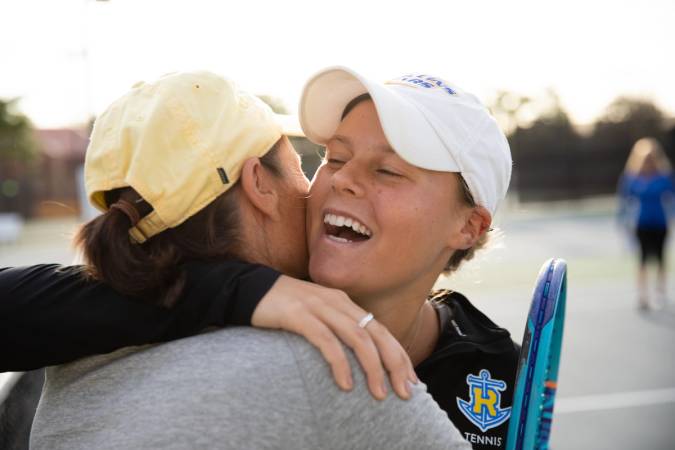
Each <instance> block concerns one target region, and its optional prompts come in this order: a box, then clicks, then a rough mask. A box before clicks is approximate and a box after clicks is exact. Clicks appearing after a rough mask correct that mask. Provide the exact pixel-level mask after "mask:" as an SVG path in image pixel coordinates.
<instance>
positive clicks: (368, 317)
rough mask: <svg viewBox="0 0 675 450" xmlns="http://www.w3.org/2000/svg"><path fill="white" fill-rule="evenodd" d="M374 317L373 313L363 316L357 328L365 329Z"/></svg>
mask: <svg viewBox="0 0 675 450" xmlns="http://www.w3.org/2000/svg"><path fill="white" fill-rule="evenodd" d="M374 317H375V316H373V313H368V314H366V315H365V316H363V319H361V320H359V327H360V328H365V327H367V326H368V324H369V323H370V321H371V320H373V318H374Z"/></svg>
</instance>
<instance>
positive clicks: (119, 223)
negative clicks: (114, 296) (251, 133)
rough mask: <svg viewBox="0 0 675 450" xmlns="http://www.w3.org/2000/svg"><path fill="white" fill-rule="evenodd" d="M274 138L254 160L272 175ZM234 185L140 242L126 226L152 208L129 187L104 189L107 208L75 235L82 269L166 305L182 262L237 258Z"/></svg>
mask: <svg viewBox="0 0 675 450" xmlns="http://www.w3.org/2000/svg"><path fill="white" fill-rule="evenodd" d="M282 139H285V138H282ZM280 141H281V140H280ZM280 141H278V142H277V143H276V144H275V145H274V146H273V147H272V148H271V149H270V151H268V152H267V153H266V154H265V155H264V156H263V157H262V158H261V159H260V160H261V163H262V165H263V166H264V167H265V168H266V169H268V170H270V171H271V173H273V174H274V175H275V176H283V175H284V173H285V172H284V170H283V167H282V166H281V163H280V159H279V156H278V153H279V148H280V145H279V143H280ZM239 189H240V185H239V182H237V183H235V184H234V186H232V187H231V188H230V189H228V190H227V192H225V193H224V194H222V195H221V196H220V197H218V198H216V199H215V200H214V201H212V202H211V203H210V204H209V205H207V206H206V207H204V208H203V209H202V210H200V211H199V212H198V213H196V214H195V215H193V216H192V217H190V218H189V219H187V220H186V221H185V222H183V223H182V224H180V225H179V226H177V227H175V228H169V229H167V230H164V231H162V232H161V233H159V234H157V235H155V236H153V237H151V238H150V239H148V240H147V241H145V242H144V243H142V244H137V243H135V242H133V241H132V240H131V237H130V236H129V229H130V228H131V227H133V226H134V225H136V222H137V221H138V219H139V218H140V217H143V216H145V215H147V214H148V213H150V212H151V211H152V207H151V206H150V205H149V204H148V203H147V202H145V201H144V200H143V199H142V198H141V196H140V195H139V194H138V193H137V192H136V191H135V190H134V189H132V188H130V187H127V188H122V189H116V190H113V191H108V192H106V193H105V201H106V204H107V205H109V209H108V211H107V212H106V213H104V214H102V215H101V216H99V217H96V218H95V219H93V220H91V221H90V222H88V223H86V224H85V225H83V226H82V227H81V228H80V230H79V231H78V233H77V235H76V236H75V245H76V247H78V248H80V249H81V250H82V252H83V255H84V259H85V264H86V266H85V274H86V275H87V276H88V277H91V278H93V279H96V280H100V281H103V282H105V283H107V284H109V285H110V287H112V288H113V289H115V290H116V291H118V292H120V293H122V294H124V295H127V296H130V297H134V298H137V299H139V300H140V301H143V302H147V303H152V304H157V305H161V306H165V307H171V306H172V305H173V304H174V303H175V302H176V300H178V298H179V297H180V295H181V293H182V291H183V288H184V287H185V282H186V274H185V272H184V269H183V267H182V264H183V263H185V262H187V261H195V260H197V261H207V262H208V261H218V260H222V259H226V258H241V256H240V255H241V254H242V252H241V249H242V244H241V235H240V232H239V229H240V226H239Z"/></svg>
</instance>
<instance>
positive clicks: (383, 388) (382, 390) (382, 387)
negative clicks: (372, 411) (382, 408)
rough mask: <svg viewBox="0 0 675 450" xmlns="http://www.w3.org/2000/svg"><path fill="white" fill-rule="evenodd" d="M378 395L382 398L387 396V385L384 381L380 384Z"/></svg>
mask: <svg viewBox="0 0 675 450" xmlns="http://www.w3.org/2000/svg"><path fill="white" fill-rule="evenodd" d="M380 395H381V396H382V398H384V397H386V396H387V386H385V384H384V383H382V384H381V385H380Z"/></svg>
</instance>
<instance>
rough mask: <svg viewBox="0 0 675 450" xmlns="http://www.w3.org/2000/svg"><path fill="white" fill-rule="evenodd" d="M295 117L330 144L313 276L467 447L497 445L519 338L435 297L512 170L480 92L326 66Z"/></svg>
mask: <svg viewBox="0 0 675 450" xmlns="http://www.w3.org/2000/svg"><path fill="white" fill-rule="evenodd" d="M300 118H301V123H302V126H303V129H304V131H305V134H306V135H307V136H308V138H309V139H311V140H313V141H314V142H316V143H319V144H322V145H325V146H326V148H327V154H326V159H325V161H324V163H323V165H322V166H321V167H320V169H319V170H318V172H317V174H316V176H315V179H314V181H313V185H312V188H311V190H310V197H309V202H308V214H307V236H308V247H309V253H310V259H309V275H310V276H311V278H312V279H313V280H314V281H316V282H318V283H320V284H324V285H326V286H331V287H333V288H337V289H341V290H343V291H344V292H346V293H347V294H348V295H349V296H350V297H351V298H352V299H353V300H354V301H355V302H356V303H357V304H358V305H359V306H360V307H361V308H362V311H361V314H362V315H361V316H358V317H357V316H354V317H352V326H354V325H356V326H357V328H359V329H362V330H365V331H366V332H371V333H372V332H373V331H374V330H379V329H380V328H381V326H382V325H384V326H385V327H386V328H388V329H389V330H390V331H391V333H392V334H393V335H394V336H395V337H396V338H397V339H398V341H399V342H400V343H401V345H402V346H403V347H404V348H405V350H406V352H407V353H408V355H409V356H410V358H411V359H412V361H413V363H414V364H415V367H416V371H417V374H418V375H419V376H420V379H421V380H422V381H424V382H425V383H426V384H427V386H428V389H429V392H430V393H431V395H432V396H433V397H434V399H435V400H436V401H437V402H438V403H439V405H440V406H441V407H442V408H443V409H444V410H445V411H446V412H447V413H448V415H449V417H450V418H451V420H452V421H453V423H454V424H455V425H456V426H457V427H458V428H459V429H460V431H461V432H462V434H463V436H464V437H465V438H466V439H467V440H468V441H469V442H471V443H472V444H473V445H474V448H503V447H504V446H505V444H506V442H505V436H506V427H507V423H508V419H509V416H510V401H511V395H512V392H513V382H514V378H515V370H516V364H517V356H518V347H517V346H516V345H515V344H514V343H513V341H512V340H511V339H510V337H509V334H508V332H507V331H506V330H504V329H501V328H499V327H497V326H496V325H495V324H494V323H492V322H491V321H490V320H489V319H488V318H487V317H485V316H484V315H483V314H482V313H481V312H480V311H478V310H477V309H476V308H475V307H474V306H473V305H472V304H471V303H470V302H469V301H468V300H467V299H466V298H465V297H463V296H462V295H461V294H458V293H455V292H447V291H446V292H440V293H437V294H436V295H434V296H431V295H430V292H431V289H432V287H433V285H434V283H435V281H436V279H437V278H438V276H439V275H440V274H441V273H443V272H445V273H450V272H452V271H454V270H457V268H458V267H459V266H460V265H461V263H462V262H463V261H464V260H466V259H469V258H471V257H472V256H473V254H474V252H475V251H476V250H477V249H479V248H481V247H482V246H484V245H485V242H486V240H487V233H488V230H489V229H490V226H491V221H492V217H493V215H494V213H495V212H496V209H497V206H498V204H499V202H500V201H501V200H502V199H503V197H504V195H505V193H506V189H507V187H508V183H509V179H510V174H511V157H510V151H509V148H508V144H507V142H506V139H505V137H504V135H503V134H502V133H501V131H499V129H498V127H497V125H496V123H495V121H494V119H493V118H492V117H491V116H490V115H489V113H488V112H487V110H486V109H485V107H483V106H482V105H481V104H480V102H479V101H478V100H477V99H476V98H475V97H474V96H472V95H471V94H468V93H466V92H463V91H461V90H460V89H458V88H457V87H455V86H453V85H450V84H449V83H447V82H445V81H443V80H442V79H440V78H438V77H433V76H429V75H427V74H410V75H406V76H403V77H399V78H396V79H393V80H391V81H389V82H387V83H375V82H373V81H371V80H368V79H367V78H364V77H362V76H361V75H359V74H357V73H355V72H353V71H351V70H349V69H345V68H329V69H326V70H324V71H322V72H320V73H319V74H317V75H316V76H315V77H313V78H312V79H311V80H310V81H309V82H308V83H307V85H306V87H305V89H304V91H303V99H302V101H301V106H300ZM230 283H231V282H224V283H217V282H214V280H211V281H210V283H203V284H202V285H201V286H202V288H204V289H207V288H209V289H211V292H217V290H218V289H221V288H222V287H223V286H227V285H229V284H230ZM207 284H208V285H210V287H209V286H206V285H207ZM187 286H190V283H189V281H188V284H187ZM188 297H190V295H188ZM192 297H194V298H196V297H197V296H192ZM185 300H186V301H185V303H186V304H187V303H189V300H190V299H189V298H186V299H185ZM213 303H218V302H217V301H214V302H213ZM213 303H212V304H213ZM270 303H271V302H270ZM181 304H182V303H181ZM265 304H266V302H265V300H263V302H262V303H261V306H262V305H265ZM275 305H276V308H277V309H278V310H279V311H283V313H282V315H285V316H293V314H300V312H299V311H303V310H305V308H308V306H306V305H305V306H304V307H302V308H298V307H297V306H296V305H297V302H294V301H292V300H291V301H289V302H278V303H275ZM309 308H311V307H309ZM262 311H263V308H261V309H260V311H258V310H257V311H256V313H255V314H254V315H253V318H254V322H255V318H256V314H258V312H262ZM289 311H292V313H289ZM261 316H265V314H262V313H261ZM221 320H222V319H221Z"/></svg>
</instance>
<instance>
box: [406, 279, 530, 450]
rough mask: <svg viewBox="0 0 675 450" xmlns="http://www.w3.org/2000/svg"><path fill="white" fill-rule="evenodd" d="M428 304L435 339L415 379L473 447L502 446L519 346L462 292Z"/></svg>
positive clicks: (447, 293)
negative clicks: (435, 321)
mask: <svg viewBox="0 0 675 450" xmlns="http://www.w3.org/2000/svg"><path fill="white" fill-rule="evenodd" d="M431 301H432V303H433V305H434V307H435V308H436V310H437V312H438V314H439V318H440V322H441V336H440V337H439V339H438V343H437V344H436V348H435V349H434V351H433V353H432V354H431V356H429V357H428V358H427V359H425V360H424V361H422V362H421V363H420V364H419V365H418V366H417V367H416V368H415V371H416V372H417V375H418V376H419V378H420V380H422V381H423V382H424V383H425V384H426V385H427V388H428V391H429V394H431V396H432V397H433V398H434V400H436V402H437V403H438V404H439V406H440V407H441V408H442V409H443V410H444V411H445V412H447V413H448V416H449V417H450V420H452V422H453V423H454V424H455V426H456V427H457V428H458V429H459V431H460V432H461V433H462V435H463V436H464V437H465V438H466V440H467V441H469V442H470V443H471V444H472V445H473V448H474V449H495V448H505V446H506V435H507V430H508V419H509V418H510V416H511V409H510V408H511V400H512V398H513V389H514V382H515V379H516V371H517V367H518V357H519V353H520V348H519V346H518V345H517V344H515V343H514V342H513V341H512V340H511V337H510V335H509V332H508V331H506V330H505V329H503V328H499V327H498V326H497V325H495V324H494V323H493V322H492V321H491V320H490V319H488V318H487V316H485V315H484V314H483V313H481V312H480V311H479V310H478V309H476V308H475V307H474V306H473V305H472V304H471V303H470V302H469V300H467V299H466V297H464V296H463V295H462V294H460V293H458V292H452V291H439V292H437V293H435V294H434V295H432V296H431Z"/></svg>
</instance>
